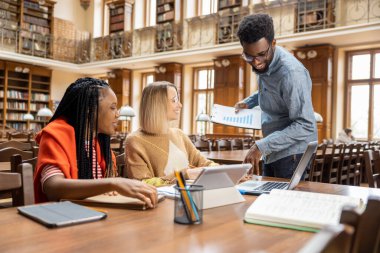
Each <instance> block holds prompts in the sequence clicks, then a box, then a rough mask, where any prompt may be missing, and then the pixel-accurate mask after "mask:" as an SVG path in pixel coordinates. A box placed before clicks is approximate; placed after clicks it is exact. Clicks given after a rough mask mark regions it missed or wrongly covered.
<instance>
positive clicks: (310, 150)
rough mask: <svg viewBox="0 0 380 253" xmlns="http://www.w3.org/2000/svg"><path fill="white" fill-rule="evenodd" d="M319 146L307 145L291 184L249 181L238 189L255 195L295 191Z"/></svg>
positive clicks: (315, 143)
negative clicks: (280, 190)
mask: <svg viewBox="0 0 380 253" xmlns="http://www.w3.org/2000/svg"><path fill="white" fill-rule="evenodd" d="M317 146H318V143H317V142H316V141H313V142H310V143H309V144H308V145H307V148H306V151H305V153H304V154H303V156H302V157H301V160H300V162H299V163H298V166H297V168H296V169H295V171H294V173H293V176H292V179H291V180H290V182H289V183H287V182H274V181H264V180H263V181H254V180H249V181H246V182H244V183H242V184H239V185H237V186H236V188H237V189H238V190H239V191H240V192H241V193H242V194H253V195H260V194H263V193H269V192H270V191H271V190H273V189H287V190H293V189H294V188H295V187H296V186H297V185H298V183H299V182H300V180H301V178H302V175H303V173H304V172H305V169H306V167H307V165H308V164H309V162H310V160H311V158H312V157H313V154H314V153H315V151H316V150H317Z"/></svg>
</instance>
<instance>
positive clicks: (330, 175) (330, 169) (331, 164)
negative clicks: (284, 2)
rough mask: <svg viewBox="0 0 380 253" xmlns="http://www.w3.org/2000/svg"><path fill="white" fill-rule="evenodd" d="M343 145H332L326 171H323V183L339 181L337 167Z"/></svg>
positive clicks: (336, 182)
mask: <svg viewBox="0 0 380 253" xmlns="http://www.w3.org/2000/svg"><path fill="white" fill-rule="evenodd" d="M343 147H344V145H343V144H338V145H336V144H334V145H333V147H332V149H331V158H330V159H329V161H328V166H327V170H326V173H324V174H325V176H324V178H325V180H324V181H325V183H330V184H338V183H339V168H340V163H341V154H342V151H343Z"/></svg>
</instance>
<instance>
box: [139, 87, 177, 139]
mask: <svg viewBox="0 0 380 253" xmlns="http://www.w3.org/2000/svg"><path fill="white" fill-rule="evenodd" d="M169 87H173V88H175V90H176V92H177V93H178V90H177V87H176V86H175V85H174V84H172V83H170V82H166V81H157V82H153V83H151V84H149V85H148V86H146V87H145V88H144V90H143V92H142V98H141V101H140V111H139V119H140V125H141V128H142V130H143V131H145V132H147V133H150V134H164V133H167V131H168V129H169V122H168V120H167V105H168V88H169Z"/></svg>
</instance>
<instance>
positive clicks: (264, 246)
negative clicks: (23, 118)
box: [0, 182, 380, 253]
mask: <svg viewBox="0 0 380 253" xmlns="http://www.w3.org/2000/svg"><path fill="white" fill-rule="evenodd" d="M298 189H301V190H304V191H314V192H327V193H333V194H340V195H350V196H357V197H361V198H363V199H366V198H367V196H368V194H374V195H377V196H380V190H379V189H369V188H363V187H353V186H343V185H332V184H321V183H313V182H301V183H300V185H299V187H298ZM245 198H246V200H247V201H245V202H243V203H238V204H234V205H228V206H224V207H218V208H213V209H208V210H205V211H204V214H203V224H201V225H179V224H175V223H174V222H173V215H174V203H173V200H170V199H166V200H164V201H163V202H161V203H160V204H159V206H158V207H157V208H156V209H153V210H147V211H134V210H125V209H115V208H103V209H105V210H107V212H108V217H107V219H105V220H102V221H97V222H92V223H86V224H81V225H76V226H71V227H63V228H58V229H48V228H46V227H44V226H42V225H40V224H38V223H36V222H34V221H32V220H29V219H28V218H25V217H23V216H21V215H19V214H17V210H16V209H15V208H8V209H2V210H0V228H1V237H0V252H2V253H5V252H17V253H19V252H55V253H58V252H154V253H157V252H165V253H168V252H229V253H230V252H283V253H284V252H285V253H286V252H296V251H297V250H298V249H299V248H301V247H302V246H303V245H304V244H305V242H306V241H307V240H309V239H310V238H311V237H312V236H313V234H312V233H309V232H300V231H295V230H289V229H281V228H273V227H265V226H259V225H253V224H245V223H244V222H243V217H244V214H245V211H246V210H247V208H248V207H249V206H250V205H251V203H252V202H253V201H254V200H255V198H256V197H254V196H245Z"/></svg>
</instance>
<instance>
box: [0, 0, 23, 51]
mask: <svg viewBox="0 0 380 253" xmlns="http://www.w3.org/2000/svg"><path fill="white" fill-rule="evenodd" d="M19 20H20V0H3V1H0V27H2V28H3V32H4V33H5V34H4V35H5V36H6V37H7V38H9V39H7V40H6V41H5V43H3V46H5V47H6V48H7V49H10V50H12V49H14V48H15V45H17V43H16V38H17V29H18V27H19Z"/></svg>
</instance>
